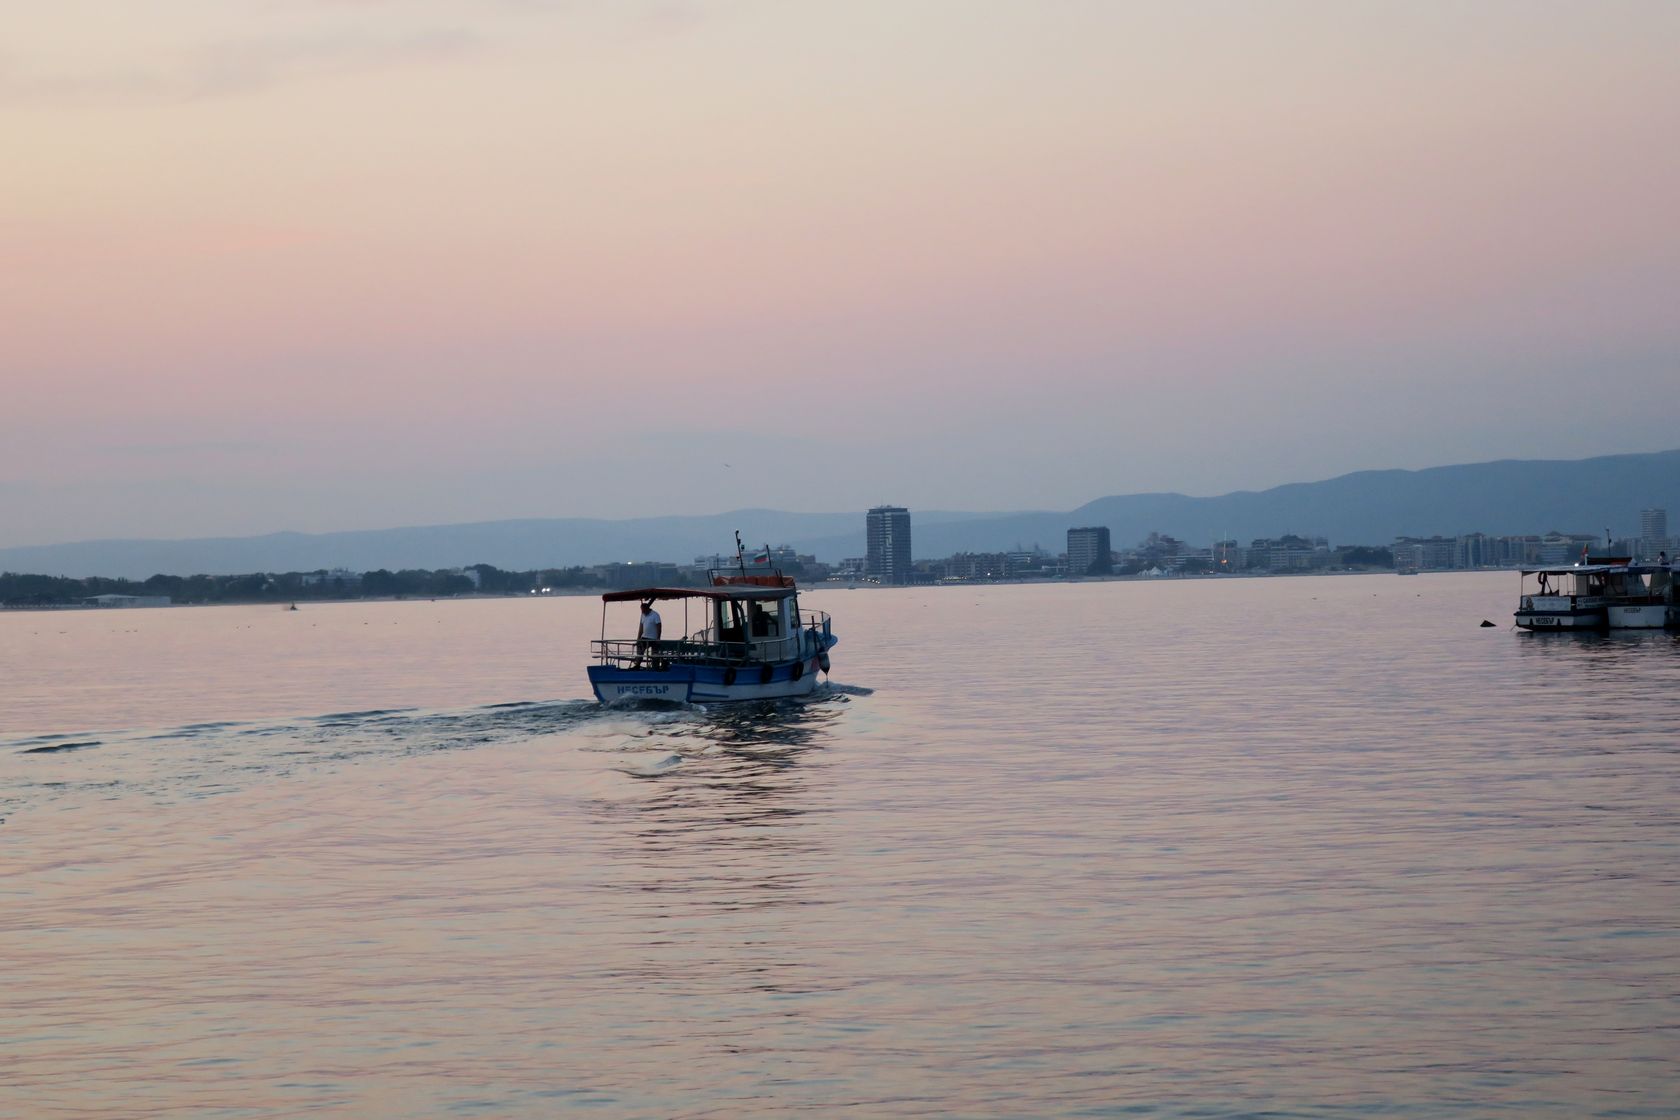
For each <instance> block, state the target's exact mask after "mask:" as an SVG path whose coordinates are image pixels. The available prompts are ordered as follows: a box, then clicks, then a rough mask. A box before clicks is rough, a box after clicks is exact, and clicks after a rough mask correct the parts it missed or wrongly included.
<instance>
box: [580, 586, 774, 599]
mask: <svg viewBox="0 0 1680 1120" xmlns="http://www.w3.org/2000/svg"><path fill="white" fill-rule="evenodd" d="M797 593H798V592H797V589H796V588H792V587H750V586H740V585H736V586H731V587H639V588H636V589H635V590H633V591H609V592H607V593H606V594H605V595H602V596H601V602H603V603H631V602H635V601H636V600H638V599H713V600H718V599H723V600H735V601H740V600H743V599H791V598H793V596H794V595H795V594H797Z"/></svg>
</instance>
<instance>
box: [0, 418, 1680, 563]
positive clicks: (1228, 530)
mask: <svg viewBox="0 0 1680 1120" xmlns="http://www.w3.org/2000/svg"><path fill="white" fill-rule="evenodd" d="M1648 506H1662V507H1665V508H1667V509H1669V510H1670V511H1672V512H1673V513H1674V514H1675V515H1676V520H1680V450H1677V451H1662V452H1655V453H1650V454H1639V455H1608V456H1603V457H1600V458H1595V459H1580V460H1529V461H1519V460H1504V461H1501V462H1495V463H1474V464H1469V465H1464V466H1453V467H1433V468H1430V469H1428V470H1421V471H1398V470H1395V471H1360V472H1357V473H1355V474H1348V475H1342V476H1341V477H1339V478H1332V479H1328V480H1326V481H1323V482H1304V483H1293V484H1291V485H1288V486H1279V487H1276V488H1274V489H1271V490H1262V491H1240V492H1237V493H1234V494H1224V495H1221V496H1219V497H1214V498H1192V497H1187V496H1185V495H1183V494H1130V495H1125V496H1118V497H1109V498H1099V499H1097V500H1096V501H1094V502H1089V503H1087V504H1086V505H1083V506H1081V507H1079V508H1078V509H1076V510H1072V511H1069V512H1065V513H1055V512H1030V513H1012V514H982V513H953V512H946V511H928V510H912V511H911V515H912V518H913V522H914V539H915V554H916V556H917V557H918V558H920V557H931V556H947V555H950V554H951V553H953V552H958V551H970V552H981V551H995V550H1000V549H1006V548H1010V547H1013V546H1014V545H1016V544H1023V545H1030V544H1032V543H1034V542H1037V543H1039V544H1042V545H1043V546H1044V547H1045V548H1048V549H1050V550H1051V551H1060V549H1061V548H1062V547H1063V545H1064V544H1065V542H1066V536H1065V534H1066V533H1067V530H1068V529H1069V528H1070V527H1072V526H1076V525H1107V526H1108V527H1109V529H1110V531H1111V533H1112V536H1113V540H1114V543H1115V545H1116V547H1120V546H1123V545H1129V544H1132V543H1134V542H1136V541H1138V540H1140V539H1142V538H1143V537H1145V536H1147V535H1148V534H1149V533H1150V532H1163V533H1170V534H1172V535H1173V536H1175V537H1179V538H1181V539H1184V540H1187V541H1190V542H1192V543H1195V544H1206V543H1208V542H1209V541H1211V540H1213V539H1215V537H1218V536H1224V537H1235V538H1237V539H1238V540H1243V541H1247V540H1249V539H1252V538H1254V537H1270V536H1278V535H1280V534H1283V533H1300V534H1302V535H1306V536H1325V537H1329V538H1330V540H1331V541H1332V543H1334V544H1338V545H1341V544H1386V543H1388V542H1389V541H1390V540H1392V539H1393V538H1394V536H1395V535H1397V534H1409V535H1420V536H1428V535H1431V534H1434V533H1442V534H1447V535H1455V534H1458V533H1468V532H1475V531H1478V530H1479V531H1482V532H1488V533H1500V534H1504V533H1537V532H1545V531H1546V530H1548V529H1561V530H1564V531H1566V532H1583V533H1600V532H1603V531H1604V529H1605V528H1606V527H1607V526H1608V527H1609V528H1611V529H1612V530H1614V532H1615V533H1616V535H1617V536H1624V535H1626V536H1631V535H1634V534H1635V533H1636V532H1637V530H1638V526H1639V511H1640V510H1641V509H1643V508H1646V507H1648ZM736 529H740V530H741V534H742V536H743V537H744V538H745V540H746V541H747V542H748V544H749V545H759V544H764V543H771V544H781V543H787V544H792V545H794V546H795V547H796V548H798V549H799V550H800V551H801V552H815V553H816V554H817V556H818V557H820V558H821V559H824V560H831V561H832V560H838V559H840V558H841V557H844V556H858V555H861V554H862V553H863V548H864V544H863V512H862V511H861V510H856V511H851V512H846V513H783V512H780V511H776V510H737V511H734V512H730V513H721V514H711V515H707V516H700V517H646V518H637V519H634V520H626V521H607V520H600V519H591V518H563V519H541V520H538V519H532V520H523V521H487V522H480V523H477V524H469V525H432V526H423V527H418V528H407V529H378V530H366V531H360V532H345V533H319V534H308V533H274V534H270V535H267V536H261V537H230V538H213V539H205V540H186V541H85V542H81V543H77V544H61V545H42V546H35V547H22V548H8V549H0V570H5V571H14V572H41V573H46V574H50V575H68V576H89V575H102V576H126V577H129V578H134V579H143V578H145V577H146V576H149V575H152V574H154V573H156V572H169V573H174V574H183V575H185V574H192V573H196V572H206V573H213V574H225V573H237V572H253V571H308V570H312V569H315V568H334V567H344V568H351V569H354V570H358V571H361V570H366V569H371V568H393V569H396V568H442V567H454V566H457V565H464V564H473V563H480V562H483V563H489V564H495V565H497V566H499V567H504V568H517V569H525V568H537V567H561V566H567V565H572V564H594V563H601V562H604V561H609V560H677V561H687V560H689V559H691V558H693V557H694V556H697V555H700V554H710V553H713V552H726V551H728V550H729V548H730V546H731V542H732V541H733V540H734V531H735V530H736Z"/></svg>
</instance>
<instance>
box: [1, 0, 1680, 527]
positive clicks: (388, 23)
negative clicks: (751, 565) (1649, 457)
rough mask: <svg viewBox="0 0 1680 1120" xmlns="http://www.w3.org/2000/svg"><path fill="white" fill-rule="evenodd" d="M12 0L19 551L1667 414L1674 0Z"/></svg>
mask: <svg viewBox="0 0 1680 1120" xmlns="http://www.w3.org/2000/svg"><path fill="white" fill-rule="evenodd" d="M9 15H10V18H9V20H8V23H7V39H6V44H5V50H4V57H3V58H0V129H3V130H4V135H5V140H6V156H7V160H6V185H5V189H4V191H3V192H0V254H3V255H4V258H5V260H6V262H7V267H6V268H5V269H4V270H3V271H0V308H3V311H0V318H3V323H0V330H3V336H4V339H5V344H4V347H3V349H0V385H3V388H4V394H3V398H0V547H6V546H12V545H24V544H45V543H51V542H62V541H76V540H88V539H96V538H112V537H149V538H184V537H203V536H222V535H246V534H254V533H263V532H270V531H275V530H282V529H290V530H297V531H304V532H329V531H337V530H350V529H361V528H368V527H389V526H407V525H423V524H447V523H456V522H464V521H488V520H497V519H505V518H514V517H532V518H542V517H607V518H628V517H637V516H650V515H679V514H692V513H712V512H717V511H722V510H730V509H742V508H778V509H819V510H833V511H841V510H855V509H864V508H867V507H868V506H869V505H870V504H871V503H873V502H874V501H876V500H878V496H879V495H881V494H883V493H888V494H892V495H894V499H895V500H896V501H900V502H903V503H904V504H905V505H907V506H909V507H911V508H913V509H917V510H937V509H945V510H964V509H969V510H973V509H980V510H1011V509H1043V508H1052V509H1068V508H1073V507H1075V506H1077V505H1078V504H1080V503H1082V502H1085V501H1088V500H1090V499H1092V498H1094V497H1098V496H1101V495H1105V494H1132V493H1152V492H1160V491H1175V492H1180V493H1186V494H1191V495H1200V496H1208V495H1220V494H1226V493H1229V492H1232V491H1238V490H1259V489H1265V488H1268V487H1272V486H1277V485H1281V484H1285V483H1291V482H1301V481H1310V480H1316V479H1328V478H1334V477H1337V476H1339V475H1341V474H1344V473H1346V472H1349V471H1355V470H1380V469H1390V468H1402V469H1419V468H1425V467H1431V466H1436V465H1440V464H1447V463H1473V462H1483V461H1487V460H1491V459H1500V458H1524V459H1527V458H1574V457H1581V456H1587V455H1598V454H1609V453H1618V452H1625V451H1641V450H1647V449H1655V448H1662V447H1666V446H1670V445H1672V443H1673V440H1674V437H1673V433H1674V432H1675V431H1680V395H1677V394H1675V393H1674V392H1673V385H1674V382H1675V380H1676V375H1677V372H1680V318H1677V317H1676V316H1675V315H1674V310H1673V309H1674V307H1675V305H1676V297H1677V295H1680V222H1676V221H1675V217H1674V202H1673V200H1674V199H1675V198H1680V145H1676V144H1674V143H1672V142H1670V138H1671V137H1673V136H1675V135H1680V66H1676V65H1674V45H1675V43H1676V42H1680V5H1676V4H1672V3H1664V2H1657V0H1651V2H1638V0H1631V2H1610V3H1604V4H1595V5H1567V4H1554V3H1531V2H1528V0H1487V2H1484V3H1478V4H1474V5H1464V4H1455V3H1448V2H1445V0H1426V2H1420V3H1412V4H1387V5H1334V4H1323V3H1317V2H1307V0H1277V2H1275V3H1267V4H1263V5H1219V6H1213V5H1200V4H1188V5H1158V4H1143V3H1125V2H1115V3H1109V4H1059V5H1043V4H1037V3H1027V2H1024V0H1021V2H995V0H926V2H922V3H916V4H901V3H889V2H885V0H860V2H859V3H854V4H847V5H795V4H753V3H722V2H719V3H685V2H681V0H679V2H676V3H671V2H667V0H625V2H624V3H619V4H573V3H546V2H540V0H532V2H522V3H511V2H510V3H496V4H478V3H473V2H471V0H416V2H414V3H407V4H388V3H324V2H317V0H302V2H298V3H279V4H256V5H249V4H227V3H224V2H222V0H156V2H154V3H149V4H144V5H136V4H128V5H123V4H110V3H88V2H86V0H67V2H65V3H60V4H51V5H25V6H19V7H18V10H16V11H14V12H11V13H9ZM772 416H774V417H775V419H774V420H772V419H771V417H772ZM1214 528H1215V529H1217V527H1214Z"/></svg>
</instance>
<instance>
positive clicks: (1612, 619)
mask: <svg viewBox="0 0 1680 1120" xmlns="http://www.w3.org/2000/svg"><path fill="white" fill-rule="evenodd" d="M1665 559H1666V558H1665ZM1531 576H1532V577H1534V581H1535V585H1534V587H1533V588H1532V589H1531V588H1530V586H1529V577H1531ZM1675 584H1676V581H1675V569H1674V567H1673V566H1672V565H1670V564H1667V563H1662V564H1635V563H1633V562H1632V560H1631V559H1629V558H1627V557H1604V558H1588V559H1587V560H1586V561H1585V562H1583V563H1580V564H1575V565H1572V566H1569V567H1556V568H1525V569H1523V572H1522V594H1521V598H1520V599H1519V600H1518V605H1517V610H1516V612H1515V614H1514V617H1515V619H1516V624H1517V625H1518V626H1520V627H1522V628H1523V629H1524V630H1660V629H1663V628H1665V627H1680V602H1677V601H1676V598H1675Z"/></svg>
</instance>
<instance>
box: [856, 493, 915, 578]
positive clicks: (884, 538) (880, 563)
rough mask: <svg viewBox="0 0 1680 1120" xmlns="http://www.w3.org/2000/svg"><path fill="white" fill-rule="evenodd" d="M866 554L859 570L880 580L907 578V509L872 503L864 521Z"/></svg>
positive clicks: (908, 523) (908, 568) (908, 572)
mask: <svg viewBox="0 0 1680 1120" xmlns="http://www.w3.org/2000/svg"><path fill="white" fill-rule="evenodd" d="M865 527H866V530H867V537H868V555H867V556H865V557H864V562H863V564H864V567H863V574H864V576H865V577H866V578H868V579H873V580H878V581H880V582H881V583H909V582H910V511H909V510H907V509H905V508H904V507H903V506H876V507H875V508H874V509H872V510H870V511H869V514H868V518H867V520H866V521H865Z"/></svg>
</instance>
